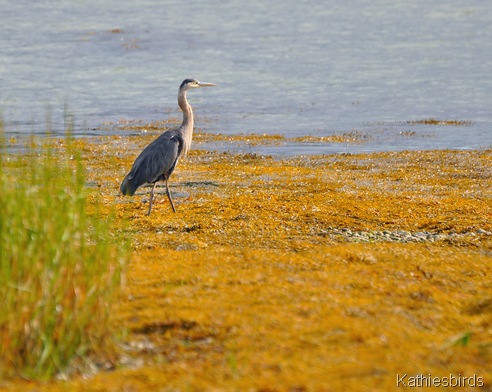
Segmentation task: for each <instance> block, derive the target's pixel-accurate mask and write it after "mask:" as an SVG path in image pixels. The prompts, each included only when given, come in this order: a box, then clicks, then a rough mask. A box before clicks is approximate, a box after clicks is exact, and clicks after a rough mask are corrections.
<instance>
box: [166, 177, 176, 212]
mask: <svg viewBox="0 0 492 392" xmlns="http://www.w3.org/2000/svg"><path fill="white" fill-rule="evenodd" d="M166 193H167V197H168V198H169V201H170V202H171V207H172V208H173V211H174V212H176V208H174V203H173V198H172V197H171V192H169V188H168V186H167V178H166Z"/></svg>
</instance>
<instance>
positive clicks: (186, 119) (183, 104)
mask: <svg viewBox="0 0 492 392" xmlns="http://www.w3.org/2000/svg"><path fill="white" fill-rule="evenodd" d="M178 105H179V107H180V108H181V110H182V111H183V122H182V124H181V128H182V129H184V130H186V131H187V132H193V110H192V109H191V106H190V104H189V103H188V100H187V99H186V91H180V92H179V94H178Z"/></svg>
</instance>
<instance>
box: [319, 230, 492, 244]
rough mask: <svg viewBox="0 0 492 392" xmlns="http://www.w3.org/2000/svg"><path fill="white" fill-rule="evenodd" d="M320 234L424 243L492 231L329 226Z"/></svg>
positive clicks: (357, 239)
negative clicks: (364, 229)
mask: <svg viewBox="0 0 492 392" xmlns="http://www.w3.org/2000/svg"><path fill="white" fill-rule="evenodd" d="M319 234H320V235H322V236H325V237H330V238H333V239H335V240H337V239H338V240H344V241H348V242H362V243H365V242H367V243H371V242H401V243H410V242H414V243H422V242H439V241H453V242H455V241H463V240H465V241H469V240H474V239H480V238H482V237H487V236H492V233H491V232H489V231H486V230H483V229H477V230H475V231H470V232H465V233H431V232H428V231H417V232H410V231H407V230H382V231H381V230H378V231H353V230H351V229H348V228H336V227H327V228H326V229H324V230H322V231H321V232H320V233H319Z"/></svg>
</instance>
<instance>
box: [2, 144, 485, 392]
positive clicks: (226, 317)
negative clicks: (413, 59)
mask: <svg viewBox="0 0 492 392" xmlns="http://www.w3.org/2000/svg"><path fill="white" fill-rule="evenodd" d="M151 138H152V136H146V137H141V136H140V137H111V138H110V137H108V138H106V137H102V138H97V139H91V140H85V141H82V140H81V141H77V142H76V143H78V144H79V147H80V149H81V150H82V151H83V157H84V158H83V159H84V162H85V165H86V167H87V170H88V176H89V180H90V181H89V185H90V186H91V187H92V188H94V190H95V192H94V196H93V197H94V198H98V199H100V200H102V201H103V204H104V208H105V210H104V211H102V213H103V214H109V213H110V211H112V210H113V213H115V214H116V217H117V221H118V223H117V227H115V228H114V230H115V231H120V232H121V233H123V234H124V236H125V237H127V238H128V239H129V240H130V241H131V262H130V265H129V268H128V272H127V279H126V286H125V288H124V293H123V295H122V298H121V300H120V301H119V302H118V303H115V304H114V309H113V316H112V322H113V324H114V329H115V335H118V347H117V352H116V353H115V354H114V356H113V359H112V360H110V361H106V362H104V363H98V362H97V361H95V362H94V363H93V366H95V368H94V370H95V371H94V374H91V373H90V372H87V369H85V370H84V372H85V374H82V375H73V376H72V377H71V378H70V379H69V380H68V381H56V382H53V383H49V384H36V383H21V384H19V383H13V384H10V385H9V387H7V388H6V389H11V390H32V391H38V390H39V391H45V390H46V391H48V390H49V391H147V390H155V391H361V390H367V391H369V390H370V391H389V390H395V389H398V388H399V387H400V388H404V387H405V386H407V387H408V386H417V387H424V389H425V387H428V386H433V387H436V386H438V387H440V388H442V389H444V390H446V389H447V388H446V386H447V385H448V386H452V385H453V383H455V384H454V385H460V386H462V387H463V388H461V390H474V389H475V387H476V386H480V385H483V387H482V389H481V390H492V365H491V364H492V281H491V276H492V267H491V261H492V235H491V232H492V151H491V150H481V151H428V152H418V151H417V152H398V153H377V154H367V155H364V154H357V155H327V156H309V157H305V156H304V157H289V158H275V157H264V156H259V155H255V154H246V155H244V154H243V155H238V154H233V153H218V152H209V151H203V150H194V151H192V153H191V154H190V156H189V157H188V158H187V159H186V160H184V161H182V162H181V163H180V165H179V166H178V168H177V170H176V172H175V174H174V175H173V177H172V179H171V191H172V192H173V195H174V197H175V204H176V208H177V213H175V214H174V213H172V211H171V208H170V206H169V202H168V200H167V197H166V195H165V193H164V188H162V187H161V188H157V198H156V203H155V205H154V209H153V212H152V215H151V216H150V217H147V216H146V215H145V213H146V211H147V204H146V202H147V201H148V194H149V188H143V189H141V190H139V191H138V192H137V194H136V195H135V196H134V197H133V198H124V197H122V196H119V195H118V187H119V182H120V181H121V179H122V178H123V176H124V174H125V173H126V171H127V170H128V169H129V168H130V166H131V163H132V162H133V159H134V158H135V156H136V154H137V153H138V151H139V149H140V148H141V147H143V146H144V145H145V144H146V143H148V142H149V141H150V140H151ZM60 144H62V142H61V143H60ZM419 382H420V384H419ZM436 383H439V385H438V384H436ZM456 383H459V384H456ZM474 385H475V387H474Z"/></svg>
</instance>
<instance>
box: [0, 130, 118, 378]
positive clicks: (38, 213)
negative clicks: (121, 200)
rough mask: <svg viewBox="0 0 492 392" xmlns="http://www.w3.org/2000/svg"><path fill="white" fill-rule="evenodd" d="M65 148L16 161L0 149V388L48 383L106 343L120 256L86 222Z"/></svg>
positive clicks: (79, 174) (77, 172)
mask: <svg viewBox="0 0 492 392" xmlns="http://www.w3.org/2000/svg"><path fill="white" fill-rule="evenodd" d="M0 138H1V139H2V140H4V138H3V137H2V134H1V129H0ZM66 144H67V147H66V148H65V149H64V150H63V151H60V150H59V149H56V153H55V150H52V149H50V148H45V147H40V148H38V149H37V150H32V149H31V150H30V151H29V152H28V153H27V154H23V155H19V154H17V155H15V154H9V153H8V152H6V144H5V141H4V142H1V141H0V163H1V165H0V298H1V299H2V300H1V305H0V345H1V347H0V352H1V356H0V378H10V377H18V376H21V377H24V378H28V379H41V380H43V379H49V378H51V377H53V376H54V375H55V374H57V373H59V372H61V371H64V370H66V369H67V368H68V367H69V366H70V365H71V363H73V361H74V359H77V358H84V357H86V356H88V355H91V354H95V355H98V356H104V350H105V349H107V348H108V342H111V340H112V339H111V336H110V330H109V328H108V322H107V321H108V316H109V310H110V304H111V301H112V299H114V297H115V295H117V293H118V289H119V285H120V282H121V274H122V273H123V268H124V264H125V262H124V259H125V256H124V255H125V246H122V244H121V241H120V240H118V239H117V238H116V237H115V236H113V235H112V232H111V223H110V222H108V219H107V218H106V219H104V220H103V219H98V214H97V212H96V213H94V214H90V215H89V214H88V213H87V198H88V196H89V192H90V191H89V190H88V189H87V187H86V186H85V174H84V168H83V167H82V163H81V159H80V158H79V157H78V156H77V155H78V154H77V152H76V151H75V150H74V148H71V147H70V140H69V138H68V137H67V143H66ZM96 210H97V207H96Z"/></svg>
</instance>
